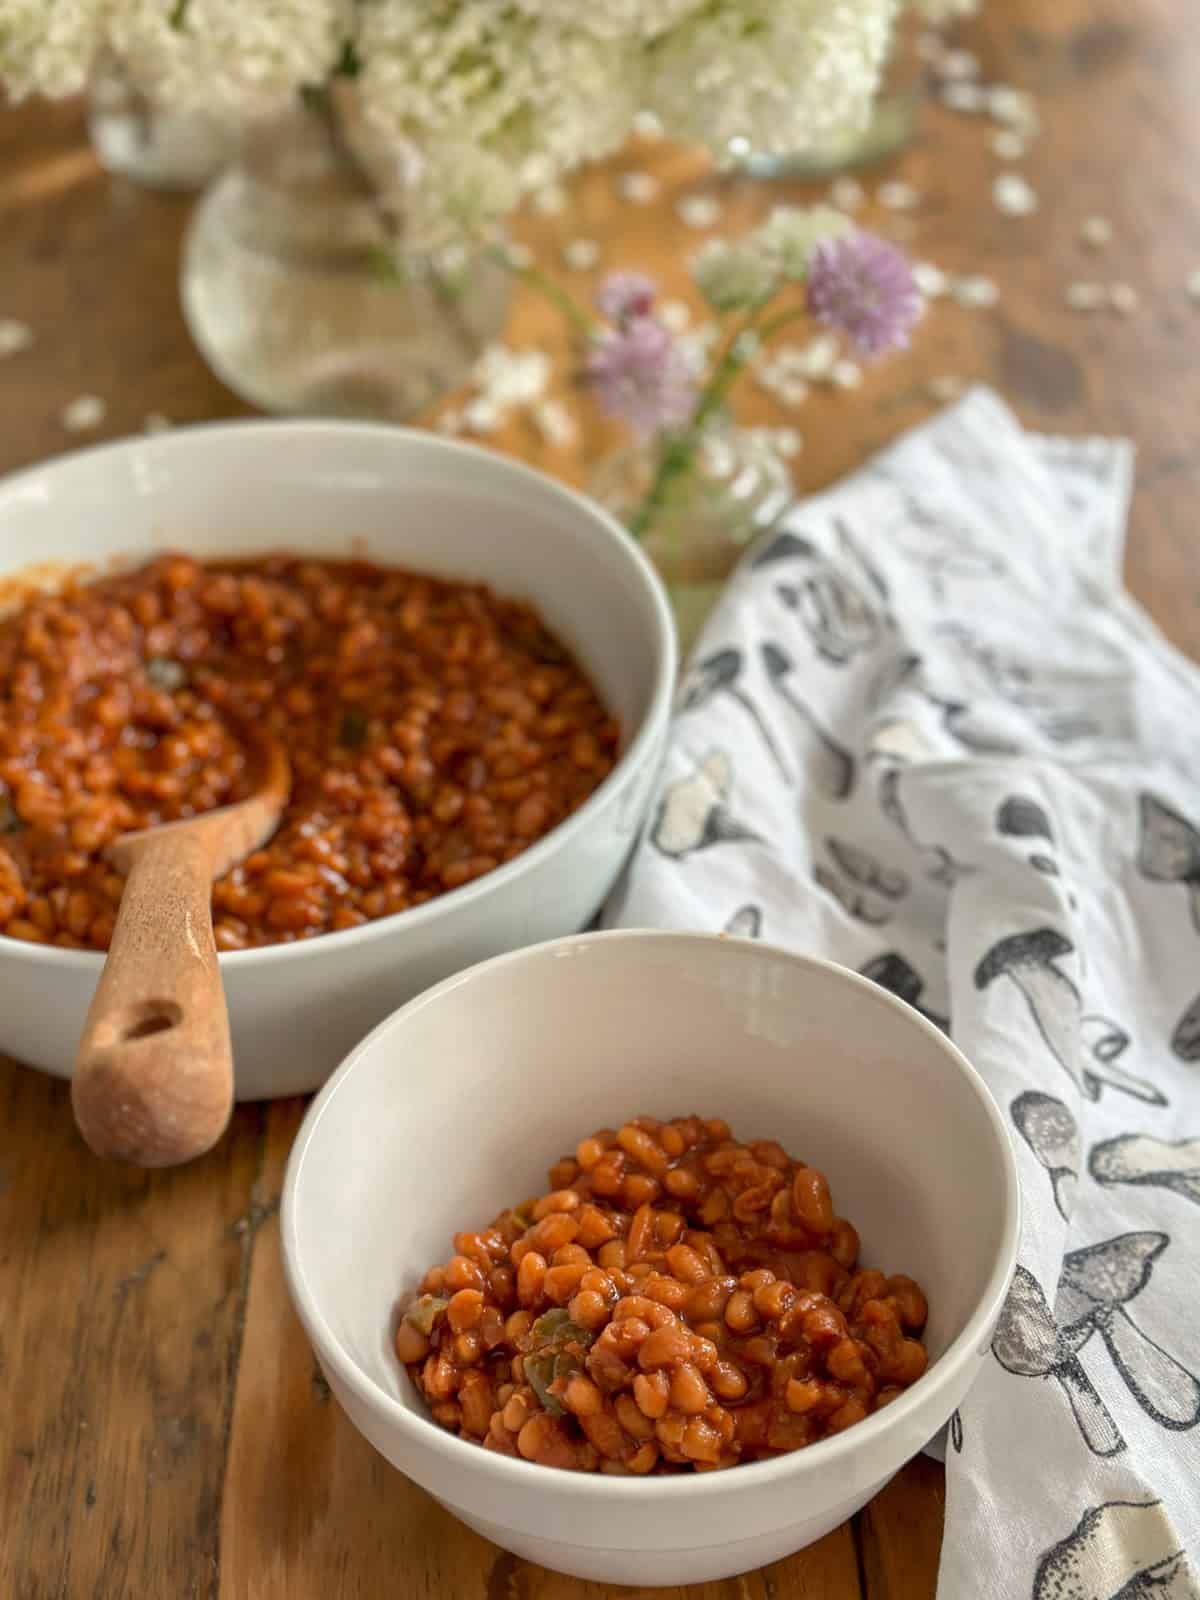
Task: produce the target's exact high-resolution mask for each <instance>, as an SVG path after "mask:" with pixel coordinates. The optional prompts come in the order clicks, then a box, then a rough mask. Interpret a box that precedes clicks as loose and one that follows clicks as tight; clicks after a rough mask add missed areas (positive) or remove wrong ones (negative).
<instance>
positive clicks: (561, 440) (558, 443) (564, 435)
mask: <svg viewBox="0 0 1200 1600" xmlns="http://www.w3.org/2000/svg"><path fill="white" fill-rule="evenodd" d="M533 421H534V426H535V427H536V428H537V430H538V432H539V433H540V434H541V436H542V438H543V439H544V440H545V441H546V443H547V444H549V445H553V446H555V447H556V448H558V449H565V448H566V446H567V445H572V444H574V443H575V440H576V438H577V437H578V435H579V430H578V428H577V427H576V426H575V419H574V418H573V417H572V415H571V413H570V412H569V411H568V410H567V408H566V406H565V405H563V403H562V401H561V400H540V401H539V402H538V403H537V405H536V406H534V408H533Z"/></svg>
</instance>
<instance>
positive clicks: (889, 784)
mask: <svg viewBox="0 0 1200 1600" xmlns="http://www.w3.org/2000/svg"><path fill="white" fill-rule="evenodd" d="M898 726H903V727H911V726H912V724H911V723H909V724H899V725H898ZM902 771H903V768H902V767H889V768H888V769H887V770H886V771H885V772H884V773H883V774H882V775H881V776H880V779H879V808H880V810H881V811H882V812H883V814H884V816H885V817H887V818H888V820H889V821H890V822H894V823H895V824H896V826H897V827H898V828H899V829H900V832H901V833H902V834H903V835H904V837H905V838H906V839H907V840H908V842H909V844H911V845H912V846H913V848H914V849H916V850H920V851H921V853H922V854H923V855H926V856H930V857H932V862H933V864H932V865H931V867H930V868H929V877H930V878H931V879H932V881H933V882H934V883H940V884H942V885H943V887H945V888H947V889H952V888H953V887H954V885H955V884H956V883H957V882H958V880H959V878H960V877H962V875H963V873H965V872H970V871H971V868H970V867H969V866H967V864H966V863H965V862H963V861H956V860H955V859H954V857H953V856H952V855H951V854H950V852H949V851H948V850H947V849H945V847H944V846H942V845H940V844H925V843H923V841H922V840H920V839H918V838H917V837H916V835H915V834H914V833H913V831H912V829H911V828H910V827H909V824H908V816H907V814H906V813H905V810H904V807H903V805H902V804H901V801H900V774H901V772H902Z"/></svg>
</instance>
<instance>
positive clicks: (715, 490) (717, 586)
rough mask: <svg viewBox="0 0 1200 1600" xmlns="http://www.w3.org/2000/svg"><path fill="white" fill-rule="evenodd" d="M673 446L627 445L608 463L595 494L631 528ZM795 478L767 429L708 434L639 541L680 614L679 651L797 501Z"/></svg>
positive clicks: (598, 474)
mask: <svg viewBox="0 0 1200 1600" xmlns="http://www.w3.org/2000/svg"><path fill="white" fill-rule="evenodd" d="M668 445H669V441H668V440H665V439H657V440H652V441H650V442H649V443H646V444H634V445H628V446H626V447H624V448H623V449H620V450H617V451H615V452H614V453H613V454H612V455H611V456H608V457H607V458H606V459H605V460H603V461H601V462H600V463H599V465H598V466H597V467H596V470H595V472H594V473H593V475H592V479H591V482H590V484H589V486H588V487H589V489H590V491H591V493H592V495H593V496H594V497H595V499H597V500H598V501H599V502H600V503H601V505H603V506H605V507H606V508H607V509H608V510H609V511H611V512H612V513H613V515H614V516H615V517H617V519H618V520H619V521H622V522H624V523H626V525H629V524H631V523H632V522H634V520H635V519H636V517H637V515H638V513H639V510H640V508H641V507H642V506H643V505H644V503H645V500H646V496H647V494H649V493H650V491H651V489H652V487H653V484H654V481H655V478H656V475H657V471H658V467H659V463H660V461H661V459H662V452H663V450H664V449H665V448H667V447H668ZM794 493H795V491H794V489H793V486H792V478H791V473H790V471H789V469H788V464H787V461H786V459H785V458H784V456H783V454H782V453H781V451H780V449H779V446H778V444H777V442H776V439H775V436H774V434H773V433H772V431H771V430H770V429H767V428H742V427H738V426H736V425H735V424H733V423H731V422H730V421H729V420H728V419H727V418H724V417H722V418H720V419H718V420H717V421H715V422H713V423H711V424H710V425H709V426H708V428H707V429H706V430H705V433H704V435H703V437H702V439H701V442H700V445H699V447H698V449H697V452H696V456H695V459H694V461H693V464H692V466H691V467H690V468H689V469H688V470H687V471H686V472H684V473H681V474H680V475H679V476H677V477H675V478H674V479H673V480H672V481H671V483H670V486H669V488H668V489H667V491H666V493H665V495H664V496H663V497H662V500H661V503H660V504H659V506H658V508H657V509H656V511H655V512H654V513H653V514H652V515H651V517H650V518H649V520H648V522H647V523H646V525H645V529H644V532H643V533H642V534H641V535H640V538H641V543H642V547H643V549H644V550H645V552H646V554H647V555H648V556H649V557H650V559H651V561H653V563H654V565H655V566H656V567H657V569H658V571H659V573H660V575H661V577H662V579H663V582H664V583H665V584H666V587H667V592H668V594H669V595H670V597H671V605H672V607H673V609H674V612H675V620H676V623H677V625H678V628H679V639H680V648H681V650H683V651H684V652H685V653H686V652H687V651H688V650H690V648H691V646H692V645H693V644H694V643H695V641H696V639H697V637H698V636H699V633H700V630H701V628H702V627H703V626H704V623H705V622H706V621H707V619H708V616H709V613H710V612H711V610H712V608H713V605H714V604H715V602H716V599H717V597H718V595H719V594H720V593H721V590H722V589H723V588H724V586H725V582H726V579H727V578H728V577H729V575H730V573H731V572H732V571H733V569H734V567H735V566H736V565H737V563H738V561H739V560H740V559H741V557H742V555H743V553H744V552H745V549H746V547H747V545H749V544H751V543H752V542H753V541H754V540H755V539H756V538H757V537H758V536H759V534H761V533H763V532H764V531H765V530H766V529H767V528H769V527H770V526H771V525H772V523H774V522H775V520H776V519H777V518H778V517H779V515H780V514H781V512H782V511H784V509H785V508H786V507H787V506H788V505H789V504H790V503H791V501H792V499H793V498H794Z"/></svg>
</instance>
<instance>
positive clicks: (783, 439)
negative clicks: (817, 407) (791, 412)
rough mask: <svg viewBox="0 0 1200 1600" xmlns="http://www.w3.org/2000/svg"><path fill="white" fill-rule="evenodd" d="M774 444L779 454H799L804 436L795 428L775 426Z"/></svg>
mask: <svg viewBox="0 0 1200 1600" xmlns="http://www.w3.org/2000/svg"><path fill="white" fill-rule="evenodd" d="M774 444H775V448H776V450H778V451H779V454H780V455H781V456H795V455H799V453H800V450H801V448H802V447H803V445H804V438H803V436H802V435H801V434H800V433H798V432H797V431H796V429H795V428H776V429H775V430H774Z"/></svg>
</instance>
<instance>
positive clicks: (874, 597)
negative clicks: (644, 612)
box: [605, 391, 1200, 1600]
mask: <svg viewBox="0 0 1200 1600" xmlns="http://www.w3.org/2000/svg"><path fill="white" fill-rule="evenodd" d="M1131 477H1132V452H1131V449H1130V447H1129V446H1128V444H1126V443H1123V442H1113V441H1107V440H1096V439H1092V440H1085V441H1068V440H1059V439H1054V440H1050V439H1042V438H1037V437H1034V436H1031V435H1027V434H1025V433H1023V432H1022V430H1021V429H1020V428H1019V426H1018V425H1017V423H1016V422H1015V420H1014V419H1013V417H1012V416H1011V415H1010V413H1009V412H1008V411H1007V410H1006V409H1005V407H1004V406H1003V405H1002V404H1001V403H1000V402H999V400H997V398H996V397H995V396H994V395H992V394H990V393H988V392H986V391H976V392H974V393H972V394H970V395H968V396H967V397H966V399H965V400H963V401H962V402H961V403H960V404H959V405H957V406H956V407H954V408H953V409H952V410H950V411H948V412H946V413H944V414H943V415H942V416H940V417H938V418H937V419H935V420H934V421H933V422H931V423H929V424H927V425H926V426H924V427H922V428H920V429H918V430H917V431H916V432H914V433H912V434H910V435H908V436H907V437H906V438H903V439H901V440H900V442H899V443H898V444H896V445H894V446H893V447H892V448H890V449H889V450H887V451H886V452H885V453H884V454H882V455H881V456H879V457H878V458H877V459H876V460H874V461H873V462H872V463H871V464H870V465H869V466H867V467H866V468H865V469H864V470H862V471H861V472H859V473H857V474H856V475H855V476H854V477H853V478H851V479H850V480H848V481H847V482H845V483H843V484H841V485H839V486H838V487H836V488H835V489H833V490H831V491H830V492H828V493H825V494H822V495H820V496H818V497H816V498H814V499H811V500H808V501H805V502H803V503H802V504H799V505H797V506H796V507H795V508H794V509H793V510H792V511H791V512H789V513H788V514H787V515H786V516H785V518H784V519H783V522H782V523H781V524H780V525H779V527H777V528H776V529H775V530H774V531H773V532H772V533H771V534H770V535H769V536H768V537H767V539H766V540H765V541H764V542H762V543H761V544H760V545H759V546H758V547H757V548H756V549H754V550H752V551H751V552H750V553H749V555H748V556H747V558H746V560H745V561H744V563H743V565H742V567H741V569H740V570H739V572H738V573H737V574H736V575H735V577H734V579H733V581H732V583H731V584H730V586H729V589H728V591H727V593H726V594H725V596H724V597H723V600H722V602H721V604H720V605H719V607H718V610H717V612H716V614H715V616H714V617H713V619H712V621H711V623H710V624H709V626H708V628H707V630H706V631H705V633H704V635H703V637H702V639H701V641H700V645H699V647H698V649H697V651H696V653H695V655H694V657H693V659H692V662H691V664H690V668H689V671H688V673H687V676H686V679H685V681H684V684H683V686H682V689H681V693H680V698H679V703H678V712H677V716H676V720H675V724H674V728H673V733H672V737H671V741H670V746H669V750H668V755H667V761H666V766H665V770H664V773H663V776H662V779H661V788H660V793H659V795H658V798H657V801H656V805H655V808H654V811H653V813H652V817H651V822H650V824H649V826H648V828H647V831H646V834H645V837H644V838H643V839H642V841H641V843H640V845H639V847H638V850H637V852H636V854H635V856H634V858H633V860H632V862H631V864H630V868H629V870H628V872H627V874H626V875H625V877H624V879H623V880H622V883H621V885H620V886H619V888H618V890H617V892H616V894H615V896H614V898H613V900H612V902H611V903H610V905H609V907H608V910H607V913H606V917H605V921H606V923H607V924H608V925H610V926H612V925H621V926H637V927H646V926H650V927H688V928H708V929H714V930H715V929H725V930H727V931H729V932H733V933H739V934H743V935H748V936H760V937H762V938H764V939H770V940H772V941H775V942H778V943H780V944H783V945H791V946H793V947H795V948H797V949H800V950H807V951H813V952H816V953H818V954H821V955H826V956H830V957H832V958H833V959H835V960H837V961H840V962H842V963H844V964H845V965H847V966H850V967H853V968H855V969H857V970H858V971H860V972H863V973H866V974H868V975H869V976H871V977H873V978H874V979H876V980H877V981H878V982H880V983H882V984H884V985H885V986H886V987H888V988H889V989H892V990H893V991H894V992H896V993H897V994H899V995H901V996H902V997H903V998H904V999H905V1000H907V1001H909V1002H910V1003H911V1004H912V1005H914V1006H916V1007H917V1008H918V1009H920V1010H921V1011H922V1012H924V1013H925V1015H926V1016H928V1017H930V1018H932V1019H934V1020H935V1021H937V1022H938V1023H939V1024H941V1025H943V1026H946V1027H948V1028H949V1030H950V1032H951V1034H952V1036H953V1037H954V1039H955V1040H956V1041H957V1042H958V1043H959V1045H961V1047H962V1048H963V1050H964V1051H965V1052H966V1054H967V1056H968V1057H969V1058H970V1059H971V1060H972V1061H973V1062H974V1063H975V1064H976V1066H977V1067H978V1068H979V1069H980V1071H981V1072H982V1073H983V1075H984V1077H985V1078H986V1079H987V1082H988V1084H989V1086H990V1088H991V1090H992V1093H993V1094H994V1095H995V1098H996V1100H997V1102H998V1104H999V1106H1000V1108H1001V1110H1002V1112H1003V1114H1004V1116H1005V1117H1006V1118H1007V1119H1008V1120H1009V1123H1010V1126H1011V1129H1012V1132H1013V1135H1014V1144H1015V1148H1016V1152H1017V1160H1018V1165H1019V1168H1020V1174H1021V1182H1022V1190H1023V1201H1024V1222H1023V1227H1022V1237H1021V1247H1020V1266H1019V1269H1018V1272H1017V1278H1016V1283H1015V1286H1014V1288H1013V1291H1012V1293H1011V1295H1010V1296H1009V1299H1008V1302H1007V1305H1006V1308H1005V1311H1004V1314H1003V1315H1002V1317H1001V1320H1000V1324H999V1327H998V1329H997V1332H996V1336H995V1340H994V1343H993V1346H992V1354H993V1357H994V1359H993V1360H992V1361H990V1362H988V1363H987V1365H986V1366H985V1368H984V1373H983V1376H982V1377H981V1379H980V1380H979V1382H978V1384H977V1385H976V1387H975V1388H974V1390H973V1391H972V1393H971V1395H970V1397H969V1399H968V1400H967V1401H966V1403H965V1404H964V1405H963V1407H962V1408H961V1414H960V1415H957V1416H956V1417H955V1419H954V1422H953V1425H952V1427H951V1430H950V1438H951V1443H950V1446H949V1448H948V1449H947V1464H946V1465H947V1519H946V1536H945V1544H944V1547H943V1555H942V1567H941V1576H940V1582H939V1589H938V1595H939V1600H1117V1597H1118V1596H1119V1597H1120V1600H1150V1597H1151V1596H1153V1597H1154V1600H1168V1597H1169V1600H1184V1597H1185V1596H1187V1597H1192V1600H1195V1597H1197V1596H1200V1576H1198V1574H1200V1554H1198V1553H1200V1427H1198V1424H1200V672H1197V670H1196V668H1194V667H1193V666H1191V665H1190V664H1189V663H1187V662H1186V661H1184V660H1183V658H1182V657H1180V656H1178V655H1177V654H1176V653H1175V652H1174V651H1173V650H1172V649H1171V648H1170V646H1169V645H1168V644H1167V643H1166V642H1165V641H1164V640H1163V639H1162V638H1161V637H1160V636H1159V635H1158V633H1157V632H1156V630H1155V629H1154V628H1153V626H1152V625H1151V624H1150V622H1149V621H1148V619H1147V618H1146V617H1145V616H1144V615H1143V614H1142V613H1141V612H1140V610H1139V609H1138V608H1137V607H1136V606H1135V605H1134V603H1133V602H1132V601H1131V600H1130V599H1129V597H1128V596H1127V595H1125V594H1124V592H1123V591H1122V590H1121V588H1120V577H1119V574H1120V566H1121V553H1122V543H1123V538H1124V527H1125V512H1126V508H1127V504H1128V499H1129V492H1130V483H1131ZM1189 1556H1190V1562H1189Z"/></svg>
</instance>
